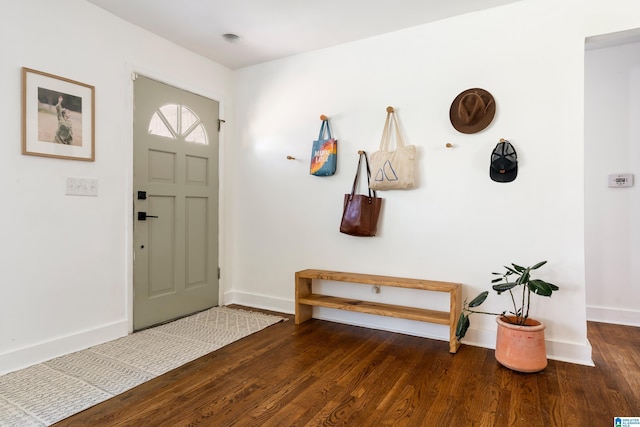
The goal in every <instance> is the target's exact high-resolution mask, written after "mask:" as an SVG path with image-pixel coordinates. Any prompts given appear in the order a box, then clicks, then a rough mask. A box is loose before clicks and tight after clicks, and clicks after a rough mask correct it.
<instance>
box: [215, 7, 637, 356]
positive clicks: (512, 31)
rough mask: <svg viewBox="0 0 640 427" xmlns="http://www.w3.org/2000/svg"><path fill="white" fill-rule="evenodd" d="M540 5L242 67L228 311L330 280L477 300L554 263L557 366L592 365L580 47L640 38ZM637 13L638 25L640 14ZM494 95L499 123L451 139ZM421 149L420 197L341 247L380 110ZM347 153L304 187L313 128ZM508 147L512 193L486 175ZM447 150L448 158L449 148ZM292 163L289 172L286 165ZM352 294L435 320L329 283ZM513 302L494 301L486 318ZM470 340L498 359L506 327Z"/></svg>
mask: <svg viewBox="0 0 640 427" xmlns="http://www.w3.org/2000/svg"><path fill="white" fill-rule="evenodd" d="M613 3H615V4H612V3H611V2H600V1H593V2H589V3H587V4H585V3H584V2H578V1H563V2H557V1H550V0H545V1H541V0H535V1H533V0H530V1H522V2H517V3H515V4H512V5H508V6H504V7H499V8H495V9H491V10H487V11H483V12H479V13H473V14H469V15H465V16H460V17H456V18H453V19H449V20H445V21H440V22H436V23H432V24H428V25H424V26H420V27H415V28H412V29H408V30H404V31H398V32H395V33H391V34H387V35H384V36H381V37H375V38H371V39H368V40H363V41H360V42H356V43H350V44H346V45H342V46H338V47H335V48H331V49H326V50H322V51H318V52H315V53H310V54H305V55H299V56H296V57H292V58H288V59H284V60H280V61H275V62H272V63H267V64H262V65H258V66H254V67H249V68H246V69H243V70H240V71H239V72H237V87H238V91H237V99H236V105H237V112H236V117H237V120H238V123H243V124H244V126H243V127H242V128H240V129H238V130H237V137H238V141H237V143H236V144H235V145H234V147H233V148H234V150H233V152H232V153H230V156H232V157H233V164H234V165H236V167H235V168H234V169H233V171H230V174H229V183H230V186H229V188H228V194H230V195H233V197H231V198H230V203H231V204H232V207H231V210H232V211H233V212H234V217H233V218H232V219H230V221H229V224H228V225H229V233H230V236H231V237H230V238H229V245H228V247H227V249H228V251H229V254H230V260H231V261H230V262H231V263H232V265H233V268H232V273H233V277H232V278H231V283H232V284H233V289H232V290H231V291H230V293H229V298H231V299H233V300H234V301H237V302H245V303H249V304H258V303H259V304H262V305H263V306H266V307H268V308H275V309H281V310H292V300H293V273H294V271H296V270H300V269H304V268H325V269H334V270H346V271H356V272H365V273H376V274H386V275H397V276H405V277H419V278H429V279H435V280H445V281H453V282H461V283H463V284H464V285H465V294H466V295H467V296H470V297H473V296H475V295H476V294H477V293H478V292H480V291H481V290H484V289H486V288H487V287H488V285H489V281H490V279H491V278H492V277H491V275H490V273H491V272H492V271H496V270H497V269H500V267H501V266H502V265H504V264H505V263H509V262H516V263H522V264H533V263H535V262H538V261H540V260H544V259H546V260H548V261H549V264H548V266H545V267H544V268H543V269H542V270H540V274H541V277H542V278H545V279H547V280H549V281H551V282H554V283H556V284H558V285H559V286H560V288H561V289H560V291H559V292H558V293H557V294H554V296H553V297H552V298H551V300H545V301H544V304H542V301H536V304H535V311H534V313H533V314H534V316H536V317H539V318H540V319H542V320H544V321H545V322H546V323H547V325H548V329H547V340H548V345H549V346H548V350H549V355H550V357H551V358H555V359H559V360H570V361H575V362H578V363H586V364H590V363H591V360H590V354H591V348H590V345H589V343H588V340H587V337H586V310H585V261H584V256H585V255H584V251H585V245H584V226H585V224H584V214H585V212H584V210H585V204H584V196H583V194H584V169H583V168H584V165H583V156H584V150H583V123H584V108H583V96H584V80H583V76H584V39H585V37H586V36H589V35H593V34H598V33H604V32H608V31H617V30H620V29H626V28H632V27H633V26H636V27H637V26H640V14H638V13H637V12H639V11H640V9H639V6H638V5H637V3H636V2H632V1H614V2H613ZM630 17H635V18H630ZM472 87H481V88H485V89H487V90H489V91H490V92H491V93H492V94H493V95H494V97H495V99H496V102H497V113H496V117H495V120H494V122H493V123H492V125H491V126H490V127H489V128H488V129H486V130H485V131H483V132H481V133H478V134H474V135H463V134H460V133H457V132H456V131H455V130H454V129H453V128H452V126H451V125H450V123H449V119H448V109H449V106H450V104H451V101H452V100H453V99H454V98H455V96H456V95H457V94H458V93H459V92H461V91H462V90H465V89H467V88H472ZM388 105H392V106H394V107H395V108H396V111H397V112H398V116H399V119H400V122H401V125H402V127H403V130H404V132H405V138H406V142H407V143H409V144H415V145H417V146H418V152H419V170H420V181H419V182H420V184H419V187H418V188H417V189H414V190H410V191H403V192H399V191H396V192H384V193H382V196H383V197H384V199H385V207H384V212H383V215H382V217H381V221H380V230H379V234H378V236H377V237H375V238H354V237H350V236H346V235H341V234H340V233H339V232H338V224H339V220H340V214H341V202H342V196H343V194H344V193H345V192H347V191H348V190H349V188H350V186H351V182H352V179H353V174H354V171H355V164H356V161H357V154H356V153H357V150H359V149H365V150H369V151H373V150H375V149H376V147H377V145H378V143H379V138H380V134H381V130H382V125H383V121H384V117H385V108H386V107H387V106H388ZM320 114H326V115H328V116H329V117H330V119H331V122H332V128H333V131H334V133H335V135H336V136H337V138H338V140H339V155H338V156H339V161H338V173H337V174H336V175H335V176H333V177H331V178H318V177H313V176H310V175H309V174H308V160H309V151H310V145H311V141H312V140H313V139H315V136H316V134H317V130H318V127H319V125H320V122H319V119H318V117H319V115H320ZM500 138H507V139H509V140H510V141H511V142H512V143H513V144H514V145H515V147H516V149H517V150H518V154H519V159H520V162H519V163H520V172H519V176H518V178H517V179H516V181H514V182H513V183H509V184H498V183H494V182H493V181H491V180H490V179H489V176H488V168H489V156H490V152H491V150H492V148H493V147H494V145H495V144H496V143H497V142H498V140H499V139H500ZM447 142H450V143H452V144H454V146H455V148H449V149H447V148H445V144H446V143H447ZM287 155H292V156H294V157H296V159H297V160H295V161H288V160H285V157H286V156H287ZM323 286H324V287H331V288H332V292H339V293H340V294H344V295H346V296H351V297H362V298H368V299H374V300H375V299H379V300H383V301H391V300H392V301H394V302H400V303H404V304H416V305H420V306H432V307H434V308H435V307H442V306H443V305H442V304H443V301H441V299H438V298H436V297H432V296H423V295H419V294H416V293H405V294H400V292H399V291H396V292H393V291H390V290H383V292H382V293H381V294H380V295H378V296H376V295H373V294H371V293H370V289H369V288H368V287H360V288H358V287H354V286H345V285H341V284H336V283H324V284H323ZM505 305H506V301H505V300H504V299H502V298H501V297H497V296H495V295H492V296H491V297H490V299H489V300H488V303H487V308H489V309H492V310H497V311H501V310H503V309H504V308H507V307H506V306H505ZM316 314H317V315H318V316H319V317H323V318H330V319H334V320H340V321H344V322H348V323H356V324H365V325H369V326H372V325H374V326H377V327H380V328H383V329H391V330H400V331H403V332H407V333H413V334H417V335H425V336H433V337H440V338H442V339H446V336H447V331H446V328H442V327H435V326H434V327H432V326H428V325H422V324H420V325H418V324H414V323H411V322H402V321H399V320H394V319H386V318H374V317H372V316H366V315H358V314H353V313H347V312H336V311H331V310H317V311H316ZM472 326H473V330H471V331H470V333H469V335H468V338H467V339H466V341H467V342H468V343H475V344H479V345H484V346H488V347H492V346H493V345H494V339H495V338H494V336H495V333H494V330H495V325H494V322H493V319H491V318H489V317H486V316H485V317H478V316H476V317H475V318H474V319H473V324H472Z"/></svg>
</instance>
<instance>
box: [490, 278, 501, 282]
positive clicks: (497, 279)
mask: <svg viewBox="0 0 640 427" xmlns="http://www.w3.org/2000/svg"><path fill="white" fill-rule="evenodd" d="M501 280H502V277H498V278H496V279H493V280H492V281H491V283H496V282H499V281H501Z"/></svg>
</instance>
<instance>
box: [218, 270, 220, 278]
mask: <svg viewBox="0 0 640 427" xmlns="http://www.w3.org/2000/svg"><path fill="white" fill-rule="evenodd" d="M218 280H220V267H218Z"/></svg>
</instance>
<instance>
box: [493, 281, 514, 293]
mask: <svg viewBox="0 0 640 427" xmlns="http://www.w3.org/2000/svg"><path fill="white" fill-rule="evenodd" d="M516 286H518V283H517V282H507V283H499V284H497V285H493V286H492V288H493V290H494V291H496V292H504V291H508V290H509V289H513V288H515V287H516Z"/></svg>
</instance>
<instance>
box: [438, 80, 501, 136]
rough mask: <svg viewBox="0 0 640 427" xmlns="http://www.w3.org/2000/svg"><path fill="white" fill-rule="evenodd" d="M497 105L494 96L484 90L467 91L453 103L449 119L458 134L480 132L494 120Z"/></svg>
mask: <svg viewBox="0 0 640 427" xmlns="http://www.w3.org/2000/svg"><path fill="white" fill-rule="evenodd" d="M495 114H496V103H495V101H494V100H493V96H492V95H491V94H490V93H489V92H487V91H486V90H484V89H478V88H474V89H467V90H465V91H464V92H462V93H460V94H459V95H458V96H456V99H454V100H453V102H452V103H451V109H450V110H449V118H450V119H451V124H452V125H453V127H454V128H456V130H457V131H458V132H462V133H476V132H480V131H481V130H483V129H484V128H486V127H487V126H489V124H490V123H491V121H492V120H493V116H494V115H495Z"/></svg>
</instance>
